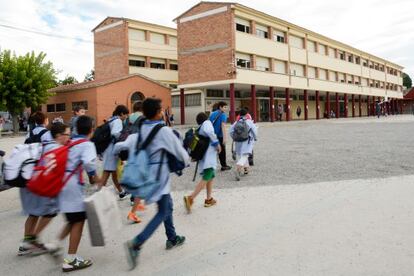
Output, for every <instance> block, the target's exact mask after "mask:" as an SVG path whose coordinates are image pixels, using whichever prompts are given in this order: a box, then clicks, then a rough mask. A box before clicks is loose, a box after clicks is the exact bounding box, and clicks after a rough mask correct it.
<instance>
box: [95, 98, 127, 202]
mask: <svg viewBox="0 0 414 276" xmlns="http://www.w3.org/2000/svg"><path fill="white" fill-rule="evenodd" d="M128 115H129V110H128V108H127V107H126V106H125V105H118V106H117V107H116V108H115V110H114V112H113V113H112V117H111V118H110V119H109V120H108V123H109V128H110V131H111V137H112V142H111V143H109V145H108V147H107V148H106V150H105V151H104V153H103V167H104V168H103V169H104V172H103V174H102V185H103V186H105V185H106V183H107V182H108V179H109V175H112V181H113V182H114V185H115V188H116V189H117V190H118V193H119V194H118V195H119V198H120V199H123V198H124V197H125V196H126V195H127V192H125V191H124V190H122V188H121V185H120V184H119V181H118V174H117V170H116V168H117V163H118V157H117V156H115V155H114V152H113V150H114V144H115V142H116V140H117V139H118V138H119V136H120V135H121V132H122V129H123V121H125V120H126V119H127V118H128Z"/></svg>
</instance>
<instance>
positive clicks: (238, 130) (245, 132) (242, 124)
mask: <svg viewBox="0 0 414 276" xmlns="http://www.w3.org/2000/svg"><path fill="white" fill-rule="evenodd" d="M249 132H250V129H249V126H248V125H247V123H246V120H245V119H243V118H242V119H240V120H238V121H237V123H236V124H235V125H234V131H233V140H234V141H235V142H244V141H247V140H249Z"/></svg>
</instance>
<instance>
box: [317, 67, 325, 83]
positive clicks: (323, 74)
mask: <svg viewBox="0 0 414 276" xmlns="http://www.w3.org/2000/svg"><path fill="white" fill-rule="evenodd" d="M318 77H319V79H321V80H326V70H325V69H319V76H318Z"/></svg>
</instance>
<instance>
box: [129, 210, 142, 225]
mask: <svg viewBox="0 0 414 276" xmlns="http://www.w3.org/2000/svg"><path fill="white" fill-rule="evenodd" d="M127 219H128V221H129V222H132V223H140V222H141V219H140V218H139V217H138V216H137V215H136V214H135V213H132V212H129V213H128V217H127Z"/></svg>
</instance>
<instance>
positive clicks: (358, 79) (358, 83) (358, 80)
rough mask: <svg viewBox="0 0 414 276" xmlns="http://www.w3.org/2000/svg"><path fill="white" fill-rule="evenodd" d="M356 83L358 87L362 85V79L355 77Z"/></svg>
mask: <svg viewBox="0 0 414 276" xmlns="http://www.w3.org/2000/svg"><path fill="white" fill-rule="evenodd" d="M354 82H355V84H356V85H360V84H361V77H354Z"/></svg>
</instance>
